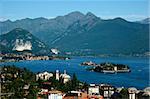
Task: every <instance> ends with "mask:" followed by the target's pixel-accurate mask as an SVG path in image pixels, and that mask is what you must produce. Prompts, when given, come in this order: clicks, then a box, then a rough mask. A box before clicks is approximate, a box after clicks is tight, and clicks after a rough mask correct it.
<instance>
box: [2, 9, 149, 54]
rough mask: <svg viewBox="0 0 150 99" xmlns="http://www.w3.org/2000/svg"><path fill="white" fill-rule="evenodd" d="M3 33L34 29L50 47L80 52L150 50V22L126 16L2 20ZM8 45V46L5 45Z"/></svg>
mask: <svg viewBox="0 0 150 99" xmlns="http://www.w3.org/2000/svg"><path fill="white" fill-rule="evenodd" d="M0 28H1V34H5V33H7V32H8V31H10V30H11V29H14V28H23V29H26V30H28V31H30V32H31V33H32V34H33V35H34V36H36V37H37V38H39V39H40V40H41V41H43V42H44V43H45V44H47V45H49V46H50V48H58V49H59V50H61V51H65V52H74V53H78V54H80V53H81V54H83V53H85V54H92V55H93V54H128V55H129V54H136V53H145V52H149V47H148V46H149V25H148V24H141V23H137V22H129V21H127V20H125V19H122V18H114V19H108V20H103V19H101V18H99V17H97V16H96V15H94V14H93V13H91V12H88V13H87V14H82V13H81V12H78V11H75V12H71V13H69V14H67V15H64V16H58V17H56V18H53V19H46V18H42V17H40V18H35V19H30V18H26V19H22V20H17V21H13V22H12V21H10V20H7V21H4V22H0ZM5 47H6V46H5Z"/></svg>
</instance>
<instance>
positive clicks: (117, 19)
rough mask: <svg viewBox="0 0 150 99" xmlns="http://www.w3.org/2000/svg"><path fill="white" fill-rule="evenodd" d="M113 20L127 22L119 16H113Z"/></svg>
mask: <svg viewBox="0 0 150 99" xmlns="http://www.w3.org/2000/svg"><path fill="white" fill-rule="evenodd" d="M112 20H114V21H119V22H127V21H126V20H125V19H123V18H121V17H117V18H114V19H112Z"/></svg>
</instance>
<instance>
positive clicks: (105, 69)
mask: <svg viewBox="0 0 150 99" xmlns="http://www.w3.org/2000/svg"><path fill="white" fill-rule="evenodd" d="M81 65H82V66H92V67H88V68H87V70H89V71H94V72H100V73H128V72H131V70H130V68H129V66H127V65H124V64H115V63H109V62H105V63H100V64H96V63H94V62H92V61H89V62H83V63H81Z"/></svg>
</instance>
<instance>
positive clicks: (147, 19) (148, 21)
mask: <svg viewBox="0 0 150 99" xmlns="http://www.w3.org/2000/svg"><path fill="white" fill-rule="evenodd" d="M138 23H141V24H150V18H146V19H143V20H141V21H138Z"/></svg>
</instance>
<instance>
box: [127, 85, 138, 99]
mask: <svg viewBox="0 0 150 99" xmlns="http://www.w3.org/2000/svg"><path fill="white" fill-rule="evenodd" d="M128 92H129V99H136V92H137V89H136V88H134V87H131V88H128Z"/></svg>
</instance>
